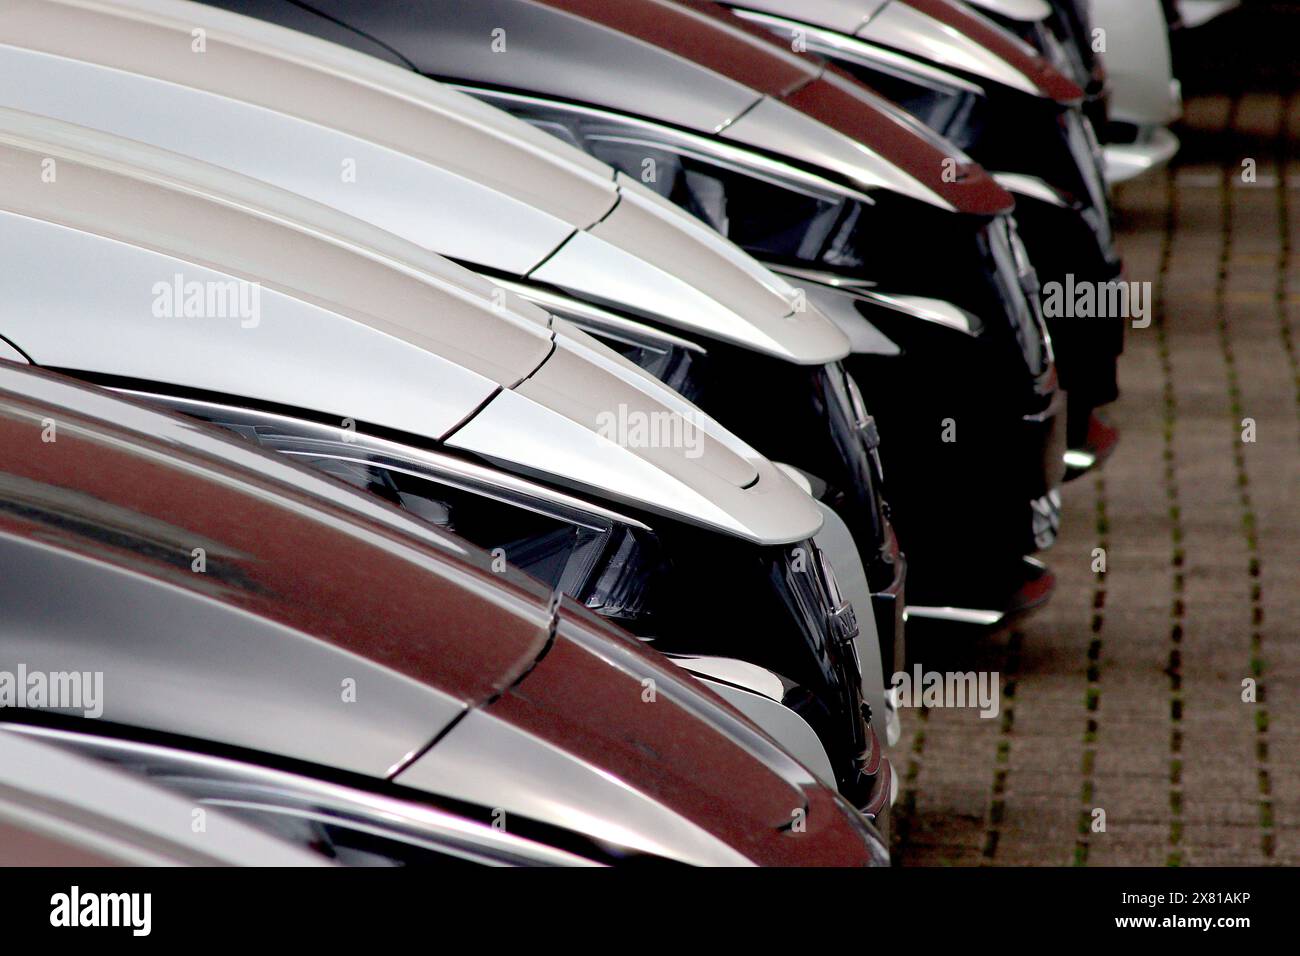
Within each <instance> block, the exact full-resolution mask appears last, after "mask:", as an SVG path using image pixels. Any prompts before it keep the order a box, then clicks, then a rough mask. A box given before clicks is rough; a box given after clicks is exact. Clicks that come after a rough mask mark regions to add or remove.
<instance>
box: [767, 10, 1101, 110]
mask: <svg viewBox="0 0 1300 956" xmlns="http://www.w3.org/2000/svg"><path fill="white" fill-rule="evenodd" d="M782 5H783V6H784V7H785V9H786V11H787V13H788V12H789V11H790V9H791V5H790V4H782ZM857 35H858V37H860V38H861V39H864V40H868V41H871V42H874V43H880V44H882V45H884V46H888V47H892V48H894V49H898V50H901V51H903V52H906V53H910V54H912V55H914V56H917V57H919V58H921V59H925V60H930V61H932V62H934V63H936V64H938V65H939V66H942V67H945V68H947V69H951V70H956V71H958V72H963V73H968V74H973V75H974V76H976V77H979V78H981V79H985V80H990V81H994V82H997V83H1002V84H1004V85H1006V86H1010V87H1012V88H1014V89H1018V90H1020V91H1021V92H1023V93H1027V94H1029V95H1031V96H1038V97H1045V98H1047V99H1052V100H1055V101H1056V102H1058V103H1062V104H1075V103H1078V102H1080V101H1081V100H1082V99H1083V95H1084V91H1083V90H1082V89H1081V88H1080V87H1079V86H1078V85H1077V84H1076V83H1075V82H1074V81H1073V80H1071V79H1070V78H1069V77H1067V76H1065V75H1064V74H1063V73H1061V72H1060V71H1059V70H1057V69H1056V68H1055V67H1054V66H1052V65H1051V64H1050V63H1049V62H1048V61H1047V59H1046V58H1044V57H1043V56H1041V55H1039V54H1038V52H1037V51H1035V50H1034V49H1033V48H1032V47H1030V46H1029V45H1028V44H1026V43H1024V42H1023V41H1021V40H1020V39H1019V38H1017V37H1016V36H1014V35H1012V34H1011V33H1008V32H1007V31H1006V30H1003V29H1002V28H1001V27H999V26H997V24H995V23H992V22H991V21H989V20H988V19H987V18H986V17H983V16H980V15H979V14H977V13H975V12H973V11H971V10H968V9H966V8H964V7H963V6H961V4H959V3H955V2H952V0H892V2H891V3H890V4H889V5H888V6H886V7H885V8H884V9H883V10H881V11H880V13H879V14H878V15H877V16H875V17H873V18H872V20H871V22H870V23H868V24H867V25H866V26H865V27H863V28H862V29H861V30H859V31H858V34H857Z"/></svg>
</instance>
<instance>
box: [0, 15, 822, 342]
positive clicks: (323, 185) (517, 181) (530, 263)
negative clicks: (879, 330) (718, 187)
mask: <svg viewBox="0 0 1300 956" xmlns="http://www.w3.org/2000/svg"><path fill="white" fill-rule="evenodd" d="M178 9H181V10H184V11H185V12H186V17H185V18H183V19H181V20H177V19H176V16H175V15H176V13H177V11H178ZM294 9H297V8H294ZM298 12H299V14H300V13H301V11H298ZM191 24H202V25H203V28H204V29H205V30H208V31H209V33H208V37H207V43H208V47H207V50H206V52H205V53H204V54H202V57H201V59H199V58H198V55H196V54H193V53H191V52H189V43H190V36H189V29H190V26H191ZM103 35H108V36H111V37H112V38H113V39H114V41H115V42H114V44H112V45H106V44H104V43H103V42H101V39H100V38H101V36H103ZM178 47H183V49H184V55H183V57H180V58H179V59H178V56H179V55H178V54H177V52H176V50H177V48H178ZM196 60H197V61H198V62H199V63H200V64H201V66H202V69H199V70H194V69H192V68H191V66H192V64H193V62H195V61H196ZM0 81H3V82H0V106H9V107H11V108H15V109H21V110H25V111H28V112H33V113H37V114H40V115H46V116H51V117H54V118H56V119H61V120H63V121H65V122H69V123H75V124H77V125H81V126H86V127H89V128H94V129H98V130H100V131H101V132H106V133H110V134H113V135H117V136H122V137H125V138H129V139H133V140H136V141H139V142H142V143H147V144H150V145H153V146H156V147H158V148H160V149H166V150H169V151H173V152H178V153H181V154H184V155H187V156H190V157H192V158H196V159H199V160H202V161H204V162H211V163H214V164H216V165H219V166H222V167H224V168H227V169H230V170H232V171H235V172H238V173H241V174H243V175H247V176H250V177H252V178H255V179H258V180H261V181H263V182H267V183H269V184H272V185H275V186H279V187H280V188H283V189H286V190H288V191H290V192H294V193H297V194H300V195H302V196H305V197H308V198H310V199H313V200H316V201H317V202H321V203H324V204H326V205H328V206H331V207H333V208H335V209H337V210H340V211H341V212H343V213H345V214H347V215H350V216H356V217H357V218H360V219H362V220H365V221H366V222H368V223H370V224H372V225H374V226H378V227H380V228H382V229H385V230H388V231H390V232H393V233H395V234H397V235H399V236H401V237H402V238H404V239H408V240H410V241H412V242H414V243H416V244H418V245H420V246H422V247H424V248H425V249H428V250H432V251H435V252H438V253H440V254H443V255H446V256H449V257H451V258H453V259H456V260H459V261H462V262H466V263H469V264H472V265H475V266H482V267H486V268H490V269H492V270H493V271H495V272H503V273H506V274H512V275H515V276H520V277H522V276H525V275H527V274H528V273H529V272H530V271H532V270H534V269H535V268H536V267H537V266H539V265H540V264H542V263H546V265H547V266H548V267H549V268H550V269H551V270H552V271H554V270H555V269H557V268H558V266H559V263H557V262H555V261H552V259H551V257H552V256H553V255H555V254H556V253H557V250H559V249H561V247H562V246H563V247H564V248H563V250H562V251H561V252H560V253H559V254H558V256H559V258H560V259H561V260H563V261H565V262H568V263H569V268H568V269H567V271H566V272H565V278H566V280H567V281H569V282H572V283H575V284H576V285H575V286H574V288H575V289H577V290H578V291H584V292H585V291H588V290H586V289H585V286H586V285H591V286H592V290H591V291H592V292H594V293H595V294H598V295H599V294H604V295H618V296H619V297H621V300H622V301H625V302H627V303H630V304H633V305H635V304H636V303H638V302H641V301H652V302H653V303H654V306H655V308H654V309H653V310H652V311H654V312H655V313H656V314H658V315H661V316H662V317H663V318H664V319H665V320H666V321H668V322H671V323H673V324H676V325H679V326H681V327H684V328H687V329H690V330H693V331H697V332H699V331H703V332H706V333H707V334H711V335H717V336H719V337H721V338H723V339H725V340H727V341H731V342H735V343H737V344H741V345H743V346H745V347H748V348H756V349H758V350H760V351H764V352H767V353H768V354H772V355H775V356H777V357H779V358H782V359H786V360H789V361H794V362H798V363H800V364H820V363H824V362H826V361H833V360H835V359H836V358H840V357H842V356H843V355H844V354H845V353H846V347H845V343H844V342H843V340H842V339H841V338H840V337H839V336H837V335H836V333H835V330H834V328H832V327H831V326H830V323H825V322H821V321H820V317H818V316H816V315H815V314H814V313H812V312H809V313H807V314H805V315H803V316H801V317H800V321H799V323H797V324H798V327H797V328H795V327H792V324H791V323H788V322H782V321H780V320H781V319H782V317H785V316H788V315H789V311H790V308H789V301H788V300H789V297H790V295H791V294H792V290H790V289H788V288H787V287H785V286H784V285H783V284H782V283H780V282H779V281H778V280H776V279H775V278H774V277H773V276H772V275H771V274H770V273H767V272H766V270H763V269H762V268H761V267H759V266H758V264H757V263H755V262H753V260H751V259H749V258H748V257H747V256H745V255H744V254H743V253H741V252H740V251H739V250H738V249H736V248H735V247H734V246H733V245H732V244H730V243H728V242H727V241H726V240H724V239H723V238H722V237H721V236H719V235H717V234H716V233H714V232H712V231H710V230H704V229H701V228H699V226H698V224H697V223H696V222H695V220H694V219H693V218H692V217H690V216H689V215H687V214H686V213H685V212H683V211H681V210H677V209H676V208H675V207H668V208H666V209H665V210H664V212H663V215H662V216H661V217H660V219H661V220H662V221H661V223H660V227H661V228H660V229H659V230H658V232H659V234H660V235H661V237H662V238H663V239H664V241H663V242H658V243H652V242H650V240H649V238H648V237H646V238H644V239H642V238H641V237H637V236H633V237H628V238H627V239H626V241H623V242H620V243H617V244H616V245H615V246H609V247H607V248H604V250H603V251H604V253H605V261H604V262H602V268H601V269H599V270H593V269H591V268H590V267H587V268H581V269H580V268H577V264H579V263H581V260H580V259H579V258H578V257H577V255H576V247H577V246H579V245H582V244H584V243H583V240H586V239H587V236H588V233H587V232H584V230H588V229H592V228H593V227H594V228H603V229H604V230H605V231H606V232H609V231H610V230H611V229H613V228H614V225H613V222H612V221H611V222H607V221H605V220H607V219H610V220H617V219H620V218H622V217H624V216H627V215H629V214H630V213H629V212H628V209H629V208H632V207H635V206H637V205H644V204H645V203H646V202H653V201H654V198H653V194H651V193H650V191H649V190H647V189H645V188H644V187H642V186H641V184H639V183H634V182H632V181H631V180H626V179H624V180H623V181H620V182H618V183H616V182H615V181H614V172H613V170H612V169H610V168H609V167H607V166H604V165H603V164H601V163H599V162H597V161H596V160H595V159H593V158H591V157H590V156H588V155H587V154H585V153H583V152H582V151H580V150H577V149H574V148H572V147H569V146H567V145H566V144H564V143H562V142H560V141H558V140H557V139H556V138H555V137H552V136H548V135H546V134H545V133H543V132H540V131H539V130H537V129H535V128H534V127H532V126H531V125H530V124H527V123H524V122H522V121H520V120H517V119H515V118H513V117H510V116H508V115H507V114H505V113H504V112H501V111H498V110H494V109H492V108H491V107H488V106H486V105H484V104H483V103H481V102H479V101H477V100H475V99H474V98H472V97H469V96H465V95H464V94H461V93H457V92H455V91H453V90H450V89H448V88H446V87H444V86H441V85H439V84H436V83H432V82H429V81H427V80H424V79H422V78H420V77H415V76H412V75H411V73H410V71H409V70H405V69H400V68H398V67H395V66H392V65H388V64H383V63H376V62H374V61H373V60H372V59H371V58H369V57H366V56H362V55H359V54H357V53H355V52H353V51H350V50H345V49H340V48H338V47H335V46H334V45H333V44H329V43H323V42H320V41H318V40H314V39H312V38H308V37H298V36H296V35H295V34H293V33H292V31H289V30H285V29H282V28H280V27H277V26H274V25H271V24H265V23H261V22H258V21H255V20H251V19H249V18H247V17H242V16H236V15H233V14H229V13H226V12H224V11H219V10H210V9H207V8H205V7H202V6H194V7H179V8H178V7H177V6H176V5H174V4H168V5H160V4H159V3H158V2H156V0H114V2H103V3H95V4H91V5H88V6H82V5H73V4H69V3H66V2H64V0H57V2H51V3H44V2H35V3H34V2H30V0H20V2H19V4H18V5H17V6H16V8H15V10H14V13H13V15H11V16H8V17H6V19H5V21H4V22H3V23H0ZM313 91H315V92H314V93H313ZM126 104H131V106H130V108H126V106H125V105H126ZM234 128H238V129H241V130H243V131H244V135H241V136H230V135H229V133H228V131H229V130H230V129H234ZM267 142H274V143H276V144H277V148H276V149H275V150H273V151H268V150H267V149H266V148H265V144H266V143H267ZM525 170H526V172H524V171H525ZM412 197H421V198H422V199H423V201H420V202H412ZM647 197H649V198H647ZM623 200H630V203H631V205H630V206H626V205H625V204H624V202H623ZM620 207H621V208H620ZM668 209H671V212H669V211H668ZM570 236H573V237H574V239H573V240H571V241H570V242H569V244H568V245H567V246H566V245H565V243H566V240H569V238H570ZM575 260H577V261H576V263H575ZM683 262H691V263H697V265H696V266H695V268H694V269H692V270H691V282H689V283H687V282H683V281H682V280H680V279H678V280H677V281H675V282H674V283H672V285H671V287H668V288H665V287H664V285H663V283H662V282H657V281H655V280H656V278H661V277H662V276H663V275H664V274H677V275H680V274H681V273H682V272H683V270H682V268H681V266H682V263H683ZM723 266H727V267H726V268H723Z"/></svg>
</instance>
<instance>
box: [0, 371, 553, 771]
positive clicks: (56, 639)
mask: <svg viewBox="0 0 1300 956" xmlns="http://www.w3.org/2000/svg"><path fill="white" fill-rule="evenodd" d="M33 380H35V382H36V385H35V386H30V385H29V384H28V383H29V382H30V381H33ZM0 387H3V388H4V389H5V392H4V415H3V418H0V441H3V442H4V443H5V445H6V446H7V447H10V448H12V449H15V450H14V451H13V452H12V453H11V454H9V455H7V456H6V460H7V461H8V464H7V465H6V469H5V473H4V475H3V486H4V492H3V500H4V508H3V512H2V513H0V554H2V555H3V562H4V565H5V568H6V573H5V575H4V576H3V583H2V584H0V587H2V588H3V591H4V602H5V606H6V622H7V623H6V628H5V636H4V641H3V650H4V657H5V663H6V665H7V666H6V669H7V670H10V671H13V670H15V669H16V667H17V666H18V665H20V664H21V665H24V666H25V667H27V668H28V669H29V670H30V671H37V672H51V671H68V672H75V673H83V672H92V673H93V672H100V673H101V674H103V681H104V685H103V699H102V701H101V702H100V703H101V704H102V706H103V709H102V716H103V717H104V718H105V719H107V720H111V721H114V722H117V723H123V724H130V725H133V726H139V727H144V728H152V729H158V730H167V731H170V732H179V733H187V734H190V735H193V736H199V737H205V738H207V739H212V740H217V741H221V742H224V743H227V744H231V745H234V746H246V747H253V748H255V749H261V750H265V751H269V752H272V753H277V754H281V755H284V756H287V757H292V758H295V759H301V760H310V761H314V762H318V763H326V764H329V765H332V766H338V767H342V768H344V769H348V770H353V771H356V772H359V773H364V774H367V775H371V776H383V775H384V774H385V773H386V772H387V771H388V770H389V768H391V767H392V766H393V765H395V764H397V763H400V762H401V761H402V760H403V759H404V758H405V757H406V755H407V754H409V753H410V752H412V751H413V750H415V749H418V748H420V747H422V746H424V745H425V744H426V743H427V742H428V741H429V740H430V739H432V738H433V736H435V735H436V734H437V733H438V732H439V731H440V730H441V729H443V728H445V727H446V726H448V725H449V724H451V723H452V722H454V721H455V720H456V719H457V718H458V717H459V716H460V715H461V714H462V713H463V712H464V711H465V710H466V709H467V708H469V707H473V706H477V705H479V704H481V703H482V702H483V701H485V700H487V699H490V698H491V697H493V696H495V695H496V694H498V693H500V692H501V690H502V689H503V688H504V687H506V686H508V685H509V684H510V683H512V682H513V681H514V680H516V679H517V678H518V676H519V675H520V674H522V673H523V672H524V671H525V670H526V669H527V668H528V667H529V666H530V665H531V664H532V663H533V661H534V660H535V659H536V657H537V655H538V654H539V653H540V652H541V650H542V648H544V647H545V644H546V640H547V622H548V618H549V612H548V609H547V604H546V601H545V599H544V597H543V596H542V595H539V594H538V593H536V592H535V591H533V590H532V589H531V588H530V587H524V586H521V585H520V584H519V583H518V582H517V581H516V582H514V583H510V584H505V583H504V582H501V583H498V582H497V581H496V580H495V579H494V576H493V575H492V573H491V571H490V570H488V569H487V568H486V567H480V568H477V569H475V568H472V567H470V566H468V565H467V564H466V562H465V559H464V558H463V557H462V558H459V559H457V560H455V561H453V560H452V555H451V553H450V552H447V553H445V554H444V555H443V557H442V558H441V559H438V558H436V557H434V556H433V555H431V554H430V553H429V552H428V549H427V548H426V547H423V546H420V545H417V544H415V543H413V542H411V541H410V540H409V539H407V538H405V537H402V536H400V535H398V534H397V533H396V532H394V531H393V530H392V529H391V528H390V529H382V528H380V527H379V526H377V525H376V526H371V525H367V524H362V526H361V527H360V528H358V527H357V523H358V521H359V520H360V519H358V518H356V517H354V516H353V515H352V513H351V512H344V511H343V510H342V509H341V508H339V507H338V506H336V505H333V504H327V503H325V502H324V500H323V499H317V498H315V497H313V496H312V495H311V494H310V493H309V492H308V491H302V490H298V489H296V488H293V487H290V486H288V485H279V484H277V483H276V482H274V481H271V480H267V479H262V478H260V476H255V477H250V473H248V472H244V471H241V470H240V469H238V468H235V467H234V466H232V465H230V464H228V463H227V462H225V461H223V460H220V459H217V458H215V457H214V456H213V454H212V452H214V451H220V450H221V449H222V448H223V446H224V445H227V444H230V443H229V442H222V441H220V440H215V439H211V438H205V439H204V443H203V444H202V445H197V444H195V443H194V442H192V441H191V440H190V438H189V433H190V432H197V431H198V429H196V428H194V427H193V426H189V428H188V429H187V428H186V427H185V426H183V425H180V424H179V423H176V422H174V421H173V420H172V419H170V417H169V416H165V415H162V414H160V413H157V412H149V411H146V410H144V409H137V408H136V406H132V405H129V404H127V403H125V402H121V401H118V400H98V404H91V405H90V406H89V407H90V408H91V409H94V410H96V411H101V410H102V412H106V413H110V414H113V413H115V414H117V415H118V416H119V419H120V421H110V423H105V421H104V420H103V419H100V418H96V417H94V416H93V415H89V414H87V412H86V411H83V406H85V405H86V402H85V400H84V399H83V396H84V395H85V394H87V392H88V391H89V390H88V389H86V388H85V387H82V386H77V385H74V384H71V383H68V382H66V381H60V380H56V379H53V378H48V377H46V376H45V375H44V374H43V373H38V372H33V371H24V372H20V371H18V369H17V368H15V367H12V366H11V367H7V368H4V369H0ZM28 393H35V394H36V395H38V396H39V400H35V399H33V398H31V397H28ZM92 401H95V400H92ZM123 410H125V413H124V412H123ZM50 421H52V422H54V427H55V429H56V432H55V436H56V437H55V440H54V441H51V442H42V441H41V432H42V429H43V428H45V427H47V426H46V423H47V422H50ZM33 445H34V447H35V448H36V449H37V452H36V453H24V452H21V451H18V450H17V449H22V448H29V447H33ZM235 455H236V457H237V459H238V460H242V461H249V460H250V459H248V458H246V457H240V456H244V455H245V451H244V449H242V448H239V447H238V445H236V452H235ZM258 457H259V458H260V457H264V456H258ZM276 465H277V467H283V466H282V465H281V463H278V462H277V463H276ZM294 471H296V470H294ZM301 484H302V487H304V488H308V489H309V488H311V487H313V486H314V485H319V484H328V482H325V481H323V480H322V479H319V478H315V477H314V476H312V477H310V478H308V479H306V480H304V481H303V482H302V483H301ZM353 497H355V496H353ZM196 549H198V550H196ZM200 559H201V561H202V569H201V570H197V571H196V570H195V569H196V567H198V565H197V564H196V562H197V561H199V560H200ZM341 569H347V570H346V571H344V570H341ZM503 584H504V586H503ZM72 588H75V591H76V594H77V600H75V601H69V600H67V595H68V593H69V589H72ZM340 606H346V607H348V608H350V609H351V612H352V613H350V614H348V615H340V614H339V613H338V609H339V607H340ZM429 607H438V608H439V611H440V624H439V627H438V628H437V629H435V630H434V631H431V630H430V629H429V628H428V627H427V626H426V625H425V623H424V622H423V621H422V620H421V618H422V617H423V616H424V615H426V614H427V610H426V611H422V610H421V608H426V609H427V608H429ZM401 608H405V610H399V609H401ZM389 614H392V615H394V617H393V619H392V620H391V621H388V620H386V618H387V615H389ZM379 620H385V621H386V623H385V624H384V626H383V627H382V629H376V628H375V622H377V621H379ZM487 622H491V623H490V626H489V627H488V628H487V630H484V626H485V623H487ZM110 635H111V637H110ZM413 646H418V647H421V648H423V649H424V652H423V653H422V654H420V655H413V654H412V653H411V652H410V648H411V647H413ZM471 649H472V650H471ZM348 681H352V682H354V683H353V686H354V687H355V688H356V700H355V702H353V703H347V702H346V695H345V691H346V689H347V687H348ZM146 687H147V688H150V690H149V692H148V693H142V692H140V691H139V688H146ZM128 688H136V690H130V689H128Z"/></svg>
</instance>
